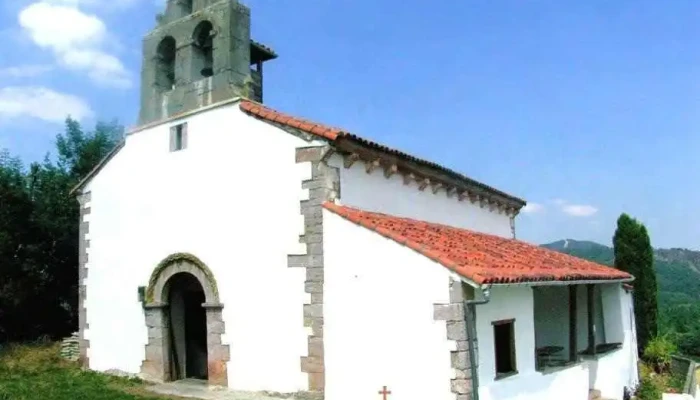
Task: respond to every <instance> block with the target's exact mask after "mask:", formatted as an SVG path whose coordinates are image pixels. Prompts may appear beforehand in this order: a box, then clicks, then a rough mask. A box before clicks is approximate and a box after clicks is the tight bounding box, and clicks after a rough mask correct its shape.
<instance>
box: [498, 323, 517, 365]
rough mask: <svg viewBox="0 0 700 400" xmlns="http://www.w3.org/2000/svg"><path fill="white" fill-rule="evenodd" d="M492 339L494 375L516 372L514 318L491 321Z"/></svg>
mask: <svg viewBox="0 0 700 400" xmlns="http://www.w3.org/2000/svg"><path fill="white" fill-rule="evenodd" d="M493 341H494V348H495V350H496V354H495V355H496V377H497V378H498V377H503V376H509V375H513V374H516V373H517V372H518V370H517V368H516V363H515V320H512V319H511V320H505V321H496V322H493Z"/></svg>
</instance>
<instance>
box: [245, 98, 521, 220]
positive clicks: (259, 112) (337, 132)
mask: <svg viewBox="0 0 700 400" xmlns="http://www.w3.org/2000/svg"><path fill="white" fill-rule="evenodd" d="M240 108H241V110H243V111H244V112H246V113H248V114H250V115H253V116H256V117H258V118H261V119H264V120H267V121H269V122H276V123H279V124H282V125H287V126H291V127H293V128H296V129H299V130H301V131H303V132H306V133H309V134H312V135H316V136H318V137H321V138H323V139H327V140H331V141H335V140H336V139H339V138H341V137H344V138H347V139H350V140H353V141H355V142H357V143H361V144H362V145H364V146H368V147H371V148H374V149H376V150H379V151H381V152H384V153H387V154H392V155H395V156H398V157H401V158H403V159H406V160H410V161H412V162H415V163H418V164H422V165H424V166H427V167H429V168H432V169H435V170H439V171H442V172H444V173H447V174H450V175H453V176H455V177H458V178H459V179H462V180H464V181H466V182H470V183H471V184H473V185H476V186H478V187H480V188H482V189H485V190H487V191H489V192H492V193H496V194H498V195H499V196H502V197H504V198H506V199H509V200H510V201H513V202H515V203H516V204H517V206H518V209H520V207H522V206H524V205H525V201H524V200H522V199H519V198H517V197H514V196H511V195H509V194H508V193H505V192H502V191H500V190H498V189H496V188H493V187H491V186H488V185H485V184H483V183H481V182H477V181H475V180H473V179H471V178H469V177H467V176H465V175H462V174H460V173H459V172H456V171H453V170H451V169H449V168H446V167H443V166H442V165H439V164H436V163H434V162H431V161H427V160H423V159H420V158H418V157H414V156H412V155H410V154H407V153H404V152H402V151H400V150H396V149H393V148H390V147H387V146H384V145H383V144H380V143H376V142H373V141H371V140H367V139H365V138H363V137H360V136H357V135H353V134H351V133H349V132H346V131H344V130H342V129H339V128H334V127H331V126H328V125H324V124H319V123H316V122H313V121H309V120H307V119H303V118H297V117H294V116H291V115H288V114H285V113H282V112H279V111H276V110H274V109H272V108H269V107H267V106H265V105H262V104H260V103H256V102H254V101H251V100H247V99H242V100H241V102H240Z"/></svg>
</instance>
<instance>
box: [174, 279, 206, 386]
mask: <svg viewBox="0 0 700 400" xmlns="http://www.w3.org/2000/svg"><path fill="white" fill-rule="evenodd" d="M165 289H166V290H167V291H168V304H169V305H170V307H169V310H168V311H169V312H168V316H169V321H168V326H169V328H170V329H169V331H168V335H169V336H170V337H169V339H170V349H169V350H168V351H170V379H171V380H180V379H186V378H195V379H207V377H208V374H207V314H206V309H205V308H204V307H202V305H203V304H204V303H205V300H206V299H205V296H204V289H203V288H202V285H201V284H200V283H199V281H198V280H197V278H195V277H194V275H191V274H188V273H187V272H180V273H177V274H175V275H173V276H172V277H171V278H170V279H169V280H168V282H167V283H166V287H165Z"/></svg>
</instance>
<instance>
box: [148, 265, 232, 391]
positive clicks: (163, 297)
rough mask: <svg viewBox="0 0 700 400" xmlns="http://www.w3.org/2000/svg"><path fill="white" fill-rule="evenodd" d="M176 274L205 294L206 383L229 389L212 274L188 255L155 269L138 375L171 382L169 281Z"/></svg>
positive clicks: (227, 354) (225, 349) (219, 306)
mask: <svg viewBox="0 0 700 400" xmlns="http://www.w3.org/2000/svg"><path fill="white" fill-rule="evenodd" d="M179 273H188V274H190V275H192V276H194V277H195V278H196V279H197V280H198V281H199V283H200V285H202V289H203V290H204V297H205V301H206V302H205V303H204V304H203V305H202V307H204V308H205V309H206V317H207V361H208V365H207V367H208V376H209V383H210V384H212V385H219V386H228V373H227V370H226V362H227V361H229V359H230V351H229V346H228V345H225V344H223V343H222V342H221V335H222V334H223V333H225V324H224V320H223V317H222V313H221V311H222V309H223V307H224V305H223V304H221V303H220V301H219V291H218V288H217V285H216V280H215V279H214V275H213V274H212V272H211V270H209V268H208V267H207V266H206V265H205V264H204V263H203V262H202V261H201V260H199V259H198V258H197V257H195V256H193V255H191V254H187V253H177V254H173V255H171V256H169V257H167V258H166V259H164V260H163V261H161V262H160V263H159V264H158V266H157V267H156V268H155V269H154V271H153V273H152V274H151V278H150V280H149V284H148V288H147V289H146V299H145V304H144V316H145V319H146V327H147V329H148V344H146V357H145V359H144V360H143V363H142V364H141V375H142V376H143V377H144V378H145V379H149V380H155V381H163V382H164V381H170V380H172V376H171V364H172V363H171V361H172V360H171V357H170V338H169V335H168V332H169V323H170V318H169V306H168V293H167V290H168V285H167V283H168V280H169V279H170V278H171V277H172V276H174V275H175V274H179Z"/></svg>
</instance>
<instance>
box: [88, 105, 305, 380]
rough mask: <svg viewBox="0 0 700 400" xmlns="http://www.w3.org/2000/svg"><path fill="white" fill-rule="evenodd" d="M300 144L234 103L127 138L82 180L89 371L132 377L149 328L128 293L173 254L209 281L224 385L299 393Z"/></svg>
mask: <svg viewBox="0 0 700 400" xmlns="http://www.w3.org/2000/svg"><path fill="white" fill-rule="evenodd" d="M180 122H187V123H188V138H187V148H186V149H185V150H182V151H177V152H170V151H169V128H170V126H171V125H174V124H176V123H180ZM308 145H309V144H308V143H306V142H304V141H303V140H301V139H299V138H296V137H294V136H292V135H290V134H287V133H285V132H283V131H281V130H280V129H278V128H275V127H273V126H271V125H269V124H266V123H263V122H261V121H259V120H257V119H254V118H252V117H250V116H248V115H246V114H244V113H242V112H241V111H240V110H239V109H238V106H237V104H231V105H227V106H222V107H220V108H215V109H211V110H208V111H206V112H202V113H199V114H194V115H191V116H189V117H186V118H185V119H183V120H177V121H173V122H172V123H166V124H163V125H160V126H156V127H152V128H149V129H146V130H143V131H140V132H136V133H134V134H131V135H129V136H128V137H127V142H126V145H125V147H124V148H123V149H122V150H121V151H120V152H119V153H118V154H117V155H116V156H115V157H114V158H113V159H112V160H111V161H110V162H109V163H107V164H106V166H105V167H104V169H103V170H102V171H101V172H100V173H99V174H98V175H97V176H96V177H95V178H94V179H93V180H92V181H91V182H90V183H89V185H88V187H87V188H86V189H85V190H86V191H91V192H92V201H91V214H89V222H90V228H89V235H88V239H91V243H90V248H89V262H88V264H87V268H88V278H87V281H86V284H87V299H86V303H85V306H86V308H87V321H88V324H89V329H88V330H87V331H86V337H87V339H88V340H89V341H90V349H89V354H88V355H89V360H90V367H91V368H93V369H95V370H101V371H104V370H107V369H112V368H116V369H120V370H123V371H127V372H131V373H138V372H139V369H140V365H141V362H142V360H143V359H144V355H145V349H144V345H145V344H146V342H147V332H146V327H145V322H144V313H143V309H142V306H141V304H140V303H139V302H138V299H137V288H138V287H139V286H146V285H147V284H148V280H149V276H150V274H151V273H152V271H153V269H154V267H155V266H156V265H157V264H158V262H160V261H161V260H163V259H164V258H165V257H167V256H168V255H170V254H173V253H178V252H187V253H191V254H194V255H195V256H197V257H198V258H200V259H201V260H202V261H203V262H204V263H206V264H207V266H208V267H209V268H210V269H211V270H212V271H213V273H214V276H215V278H216V280H217V283H218V287H219V293H220V297H221V302H222V303H224V308H223V319H224V322H225V326H226V333H225V334H224V335H223V336H222V340H223V341H224V344H228V345H230V361H229V362H228V366H227V369H228V382H229V386H230V387H232V388H234V389H240V390H270V391H278V392H293V391H297V390H306V389H307V388H308V381H307V376H306V374H304V373H302V372H301V371H300V365H299V364H300V357H301V356H303V355H306V353H307V332H306V329H305V328H304V327H303V317H302V315H303V311H302V307H303V304H304V302H305V301H306V300H307V297H308V294H306V293H304V280H305V274H304V270H303V269H302V268H288V267H287V255H288V254H290V253H292V254H294V253H303V252H304V246H303V245H301V244H300V243H298V236H299V234H300V233H302V230H303V219H302V216H301V215H300V213H299V201H300V199H302V195H303V193H302V190H301V182H302V180H304V179H308V178H309V177H310V173H311V171H310V167H309V166H308V164H296V163H295V148H296V147H301V146H308Z"/></svg>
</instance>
